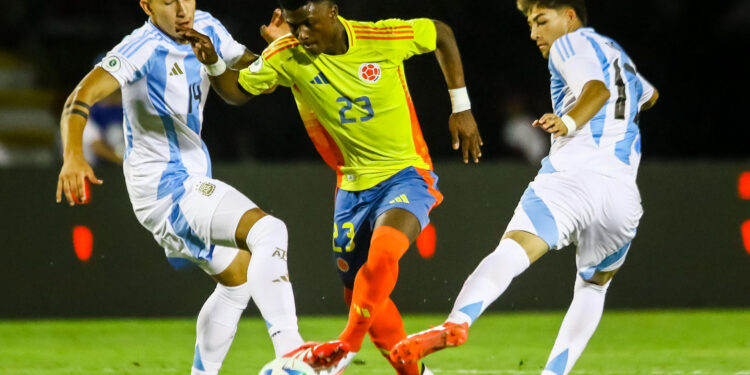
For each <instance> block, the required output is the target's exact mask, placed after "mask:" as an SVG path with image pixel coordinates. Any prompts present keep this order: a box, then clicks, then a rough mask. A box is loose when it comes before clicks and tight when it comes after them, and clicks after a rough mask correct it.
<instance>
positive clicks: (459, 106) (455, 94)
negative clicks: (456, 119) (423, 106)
mask: <svg viewBox="0 0 750 375" xmlns="http://www.w3.org/2000/svg"><path fill="white" fill-rule="evenodd" d="M448 93H450V94H451V104H453V113H458V112H463V111H468V110H470V109H471V101H470V100H469V92H468V91H467V90H466V87H461V88H460V89H452V90H448Z"/></svg>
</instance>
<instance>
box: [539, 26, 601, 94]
mask: <svg viewBox="0 0 750 375" xmlns="http://www.w3.org/2000/svg"><path fill="white" fill-rule="evenodd" d="M549 58H550V61H551V63H552V64H553V65H554V67H555V68H556V69H557V71H558V72H560V74H561V75H562V77H563V79H564V80H565V83H567V85H568V87H570V89H571V90H572V91H573V94H574V95H575V96H576V97H579V96H580V95H581V91H583V86H585V85H586V83H588V82H590V81H601V82H604V84H605V85H608V82H606V81H605V80H604V68H603V66H602V64H603V62H602V61H600V57H599V56H598V54H597V52H596V51H595V50H594V47H593V46H592V45H591V43H590V42H589V41H588V40H586V39H585V37H582V36H579V35H571V34H566V35H563V36H561V37H560V38H557V40H555V42H554V43H552V47H551V48H550V55H549Z"/></svg>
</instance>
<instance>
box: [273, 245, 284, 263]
mask: <svg viewBox="0 0 750 375" xmlns="http://www.w3.org/2000/svg"><path fill="white" fill-rule="evenodd" d="M271 257H272V258H279V259H281V260H283V261H285V262H286V250H281V249H279V248H278V247H277V248H276V250H275V251H274V252H273V254H271Z"/></svg>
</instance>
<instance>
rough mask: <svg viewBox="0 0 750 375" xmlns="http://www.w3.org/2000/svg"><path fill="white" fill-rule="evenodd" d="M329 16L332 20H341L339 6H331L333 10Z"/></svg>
mask: <svg viewBox="0 0 750 375" xmlns="http://www.w3.org/2000/svg"><path fill="white" fill-rule="evenodd" d="M328 15H329V16H330V17H331V20H333V21H336V20H338V18H339V6H338V4H331V9H330V10H329V11H328Z"/></svg>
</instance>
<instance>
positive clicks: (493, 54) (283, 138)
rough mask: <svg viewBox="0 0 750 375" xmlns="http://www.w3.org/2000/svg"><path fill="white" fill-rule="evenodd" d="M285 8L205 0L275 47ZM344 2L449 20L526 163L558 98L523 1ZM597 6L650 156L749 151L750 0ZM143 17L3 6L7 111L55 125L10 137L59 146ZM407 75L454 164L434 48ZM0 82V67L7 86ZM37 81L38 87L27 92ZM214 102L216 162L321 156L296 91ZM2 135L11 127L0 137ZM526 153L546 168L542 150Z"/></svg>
mask: <svg viewBox="0 0 750 375" xmlns="http://www.w3.org/2000/svg"><path fill="white" fill-rule="evenodd" d="M275 6H276V2H275V1H273V0H266V1H253V2H234V1H198V8H199V9H203V10H206V11H209V12H211V13H212V14H213V15H214V16H216V17H217V18H219V19H220V20H221V21H222V22H224V24H225V25H226V27H227V28H228V29H229V31H230V32H231V33H232V34H233V35H234V37H235V38H236V39H237V40H238V41H240V42H242V43H244V44H245V45H247V46H248V47H249V48H250V49H251V50H252V51H255V52H260V51H261V50H262V49H263V48H264V46H265V43H264V42H263V40H262V39H261V38H260V36H259V34H258V29H259V27H260V25H262V24H264V23H266V22H267V21H268V20H269V19H270V15H271V13H272V11H273V9H274V8H275ZM339 6H340V8H341V13H342V15H343V16H345V17H347V18H349V19H355V20H377V19H382V18H390V17H399V18H412V17H430V18H435V19H440V20H443V21H445V22H447V23H448V24H449V25H451V26H452V27H453V29H454V31H455V34H456V37H457V39H458V42H459V47H460V49H461V52H462V55H463V61H464V66H465V70H466V76H467V84H468V88H469V93H470V96H471V98H472V101H473V108H474V115H475V117H476V119H477V121H478V123H479V126H480V130H481V132H482V136H483V138H484V142H485V149H484V155H485V158H487V159H493V158H523V156H524V152H523V150H522V148H523V147H524V145H523V144H522V145H517V144H516V145H514V144H513V142H512V141H510V140H509V139H508V137H511V136H509V135H508V134H507V129H504V128H505V127H506V126H508V125H507V124H508V123H509V122H512V121H513V119H512V117H513V116H514V115H516V114H518V113H519V112H520V113H521V114H523V115H525V116H526V117H522V118H528V117H529V116H531V117H533V116H539V115H541V114H543V113H545V112H548V111H549V110H550V108H551V104H550V99H549V73H548V70H547V64H546V61H545V60H543V59H542V57H541V55H540V54H539V52H538V50H537V49H536V46H535V45H534V43H533V42H531V41H530V39H529V31H528V27H527V25H526V21H525V19H524V18H523V17H522V16H521V15H520V13H518V11H517V10H516V9H515V2H514V1H425V0H410V1H397V0H381V1H355V0H339ZM588 8H589V19H590V26H592V27H594V28H595V29H596V30H597V31H599V32H600V33H603V34H605V35H608V36H610V37H612V38H614V39H615V40H617V41H618V42H620V44H621V45H622V46H623V47H624V48H625V49H626V51H627V52H628V53H629V54H630V56H631V57H632V58H633V59H634V61H635V62H636V64H637V66H638V69H639V71H640V72H641V73H642V74H643V75H644V76H645V77H646V78H647V79H649V80H650V81H651V82H652V83H653V84H654V85H655V86H656V87H657V88H658V89H659V90H660V92H661V100H660V102H659V104H658V105H657V106H656V107H655V108H654V109H653V110H652V111H649V112H648V113H647V114H645V115H644V118H643V121H642V132H643V150H644V158H645V159H646V160H648V159H650V158H659V159H664V158H668V159H673V158H679V159H685V158H701V159H706V158H711V159H738V158H742V159H744V158H747V157H748V156H750V139H749V138H748V132H747V124H745V121H743V120H742V118H743V117H744V116H742V112H743V111H742V108H744V106H745V105H747V99H748V97H749V95H748V93H747V87H748V86H747V83H748V73H747V65H748V64H747V59H746V58H745V57H741V56H744V50H745V49H746V48H747V42H748V41H749V40H750V38H748V34H749V32H750V1H746V0H743V1H723V2H712V3H711V4H710V5H709V4H708V3H706V2H698V1H675V0H654V1H642V0H629V1H591V0H590V1H588ZM145 20H146V16H145V15H144V13H143V12H142V11H141V9H140V7H139V6H138V3H137V0H128V1H123V0H120V1H95V0H77V1H54V2H50V1H42V0H27V1H20V0H10V1H5V2H4V4H3V12H0V21H1V22H0V31H2V33H3V35H6V37H5V38H2V39H0V66H2V61H3V60H5V61H6V63H5V65H6V66H14V65H13V61H15V66H16V69H15V70H11V71H8V69H6V75H8V76H10V77H5V80H6V81H8V82H11V84H10V87H14V86H13V82H15V87H16V91H17V92H16V93H15V94H13V93H12V92H11V93H9V92H8V91H9V89H7V88H6V89H4V90H1V91H4V94H0V107H5V109H7V108H9V107H13V106H12V105H11V104H13V103H16V104H15V106H16V107H19V106H20V107H26V108H28V107H29V106H31V104H30V102H33V103H35V106H36V107H42V108H46V111H47V114H46V115H44V116H42V117H43V118H44V119H43V121H44V122H46V123H47V124H48V125H47V126H40V129H39V130H38V131H37V132H36V133H33V134H30V135H29V134H27V136H28V137H26V138H24V137H23V136H18V135H17V136H16V137H15V138H13V137H12V136H9V137H10V141H8V140H7V139H6V143H7V142H10V143H13V140H14V139H15V141H16V143H18V142H21V144H23V143H24V142H26V143H29V142H31V143H32V144H34V142H36V143H38V144H43V143H47V144H49V143H50V142H57V141H56V139H57V135H56V134H53V133H52V131H54V129H56V127H57V121H58V118H59V115H58V113H59V111H60V108H61V103H62V101H63V100H64V98H65V97H66V96H67V95H68V93H69V92H70V91H71V90H72V89H73V87H74V86H75V84H76V83H77V82H78V81H79V80H80V79H81V78H82V77H83V76H84V75H85V74H86V73H87V72H88V71H89V70H90V69H91V68H92V66H93V62H94V60H95V58H96V57H97V56H98V55H100V54H102V53H105V52H107V51H108V50H110V49H111V48H112V47H114V46H115V45H116V44H117V43H118V42H119V41H120V40H121V39H122V38H123V37H124V36H125V35H127V34H129V33H130V32H131V31H132V30H134V29H136V28H138V27H140V26H141V25H142V24H143V22H144V21H145ZM3 56H5V58H4V59H3ZM9 61H10V62H9ZM406 70H407V78H408V80H409V82H410V89H411V91H412V94H413V96H414V98H415V102H416V107H417V111H418V114H419V117H420V121H421V123H422V128H423V131H424V134H425V138H426V139H427V142H428V145H430V149H431V153H432V155H433V157H434V158H436V159H440V158H446V157H449V158H453V159H457V158H458V156H457V155H453V154H452V151H451V150H450V147H449V142H450V138H449V135H448V131H447V118H448V116H449V113H450V102H449V98H448V93H447V92H446V86H445V83H444V81H443V78H442V75H441V73H440V69H439V66H438V64H437V62H436V60H435V58H434V56H433V55H427V56H418V57H415V58H413V59H412V60H410V61H409V62H407V64H406ZM0 71H1V69H0ZM14 72H15V73H14ZM24 74H25V75H24ZM2 79H3V74H2V73H0V83H2ZM29 86H30V87H33V88H35V90H36V94H34V93H29V92H28V91H29V89H28V87H29ZM24 95H25V96H24ZM209 102H210V103H211V104H209V105H208V106H206V114H205V119H206V120H205V122H204V138H205V139H206V142H207V144H208V146H209V149H210V150H211V153H212V156H213V160H214V161H236V160H264V161H265V160H298V159H317V158H318V156H317V154H316V153H315V150H314V148H313V147H312V145H311V143H310V141H309V140H308V139H307V136H306V133H305V132H304V131H303V127H302V123H301V121H300V120H299V117H298V114H297V111H296V107H295V106H294V102H293V99H292V96H291V94H290V93H289V92H288V90H286V89H282V90H278V91H277V92H276V93H275V94H273V95H268V96H265V97H262V98H258V99H256V100H254V101H253V102H251V103H250V104H248V105H246V106H244V107H242V108H233V107H230V106H228V105H225V104H224V103H222V102H221V100H220V99H219V98H218V97H217V96H215V95H214V94H212V97H211V99H209ZM269 108H272V110H269ZM0 109H2V108H0ZM40 121H42V120H40ZM524 121H525V120H524ZM50 125H51V128H50ZM2 129H3V127H2V125H1V124H0V142H2V139H3V138H2V133H3V130H2ZM6 130H7V129H6ZM504 131H505V132H506V133H504ZM19 137H20V138H19ZM6 138H8V137H6ZM27 138H30V139H27ZM545 142H546V140H545ZM516 143H517V142H516ZM58 147H59V146H58ZM545 152H546V150H545ZM58 154H59V151H56V152H55V153H53V155H51V156H50V155H44V156H39V157H38V158H37V159H38V161H39V163H37V164H48V165H49V164H53V165H54V164H55V163H59V157H58V156H57V155H58ZM29 159H33V158H26V159H25V160H26V161H27V162H26V163H25V164H28V160H29ZM527 159H528V160H529V161H531V162H535V158H534V157H530V158H528V157H527ZM33 160H36V159H33Z"/></svg>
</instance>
